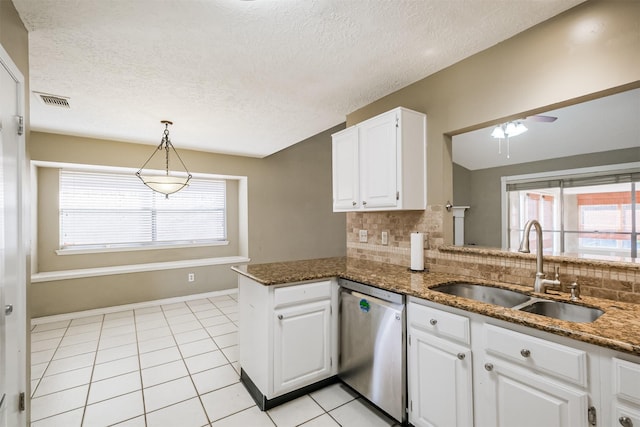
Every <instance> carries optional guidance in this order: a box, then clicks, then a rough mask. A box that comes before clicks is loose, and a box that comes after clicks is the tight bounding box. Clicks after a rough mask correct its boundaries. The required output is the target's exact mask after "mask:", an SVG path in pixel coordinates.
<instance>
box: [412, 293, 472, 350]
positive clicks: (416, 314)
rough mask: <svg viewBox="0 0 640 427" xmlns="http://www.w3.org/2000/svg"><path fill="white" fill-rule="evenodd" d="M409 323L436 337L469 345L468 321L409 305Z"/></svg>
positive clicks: (440, 311) (424, 307)
mask: <svg viewBox="0 0 640 427" xmlns="http://www.w3.org/2000/svg"><path fill="white" fill-rule="evenodd" d="M409 323H410V325H411V326H413V327H416V328H420V329H422V330H424V331H426V332H429V333H431V334H434V335H436V336H439V337H442V338H446V339H449V340H453V341H457V342H460V343H462V344H466V345H469V344H470V342H471V339H470V338H469V319H468V318H466V317H464V316H460V315H458V314H453V313H448V312H446V311H442V310H438V309H436V308H432V307H426V306H424V305H420V304H416V303H411V304H410V305H409Z"/></svg>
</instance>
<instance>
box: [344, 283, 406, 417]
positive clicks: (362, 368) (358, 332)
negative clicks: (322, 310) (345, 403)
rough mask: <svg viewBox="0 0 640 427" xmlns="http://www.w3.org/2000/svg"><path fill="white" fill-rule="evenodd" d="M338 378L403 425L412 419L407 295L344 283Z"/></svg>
mask: <svg viewBox="0 0 640 427" xmlns="http://www.w3.org/2000/svg"><path fill="white" fill-rule="evenodd" d="M340 286H341V289H340V358H339V367H338V369H339V372H338V376H339V377H340V379H341V380H342V381H344V382H345V383H346V384H347V385H349V386H350V387H352V388H353V389H354V390H356V391H357V392H358V393H360V394H362V395H363V396H364V397H366V398H367V399H368V400H370V401H371V402H372V403H373V404H375V405H376V406H378V407H379V408H380V409H382V410H383V411H385V412H386V413H387V414H389V415H391V416H392V417H393V418H395V419H396V420H398V421H401V422H403V423H405V422H406V419H407V412H406V407H407V404H406V403H407V385H406V351H405V336H406V334H405V331H406V316H405V301H404V296H403V295H400V294H396V293H393V292H389V291H385V290H382V289H379V288H374V287H371V286H367V285H363V284H361V283H357V282H352V281H349V280H344V279H340Z"/></svg>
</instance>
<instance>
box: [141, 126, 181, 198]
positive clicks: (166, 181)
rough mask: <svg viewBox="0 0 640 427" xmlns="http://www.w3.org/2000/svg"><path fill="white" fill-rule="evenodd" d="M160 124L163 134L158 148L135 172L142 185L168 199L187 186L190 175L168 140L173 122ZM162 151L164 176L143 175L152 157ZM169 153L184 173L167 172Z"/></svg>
mask: <svg viewBox="0 0 640 427" xmlns="http://www.w3.org/2000/svg"><path fill="white" fill-rule="evenodd" d="M160 123H162V124H164V133H163V135H162V140H161V141H160V145H158V147H157V148H156V150H155V151H154V152H153V154H151V157H149V159H147V161H146V162H144V164H143V165H142V167H141V168H140V170H139V171H138V172H136V176H137V177H138V178H140V180H141V181H142V182H143V183H144V185H146V186H147V187H149V188H150V189H152V190H153V191H156V192H158V193H162V194H164V195H165V196H166V197H167V198H169V194H173V193H176V192H178V191H180V190H182V189H183V188H184V187H186V186H187V185H189V180H190V179H191V174H190V173H189V171H188V170H187V167H186V166H185V164H184V162H183V161H182V159H181V158H180V156H179V155H178V152H177V151H176V149H175V148H174V147H173V144H172V143H171V140H170V139H169V125H172V124H173V122H170V121H169V120H162V121H161V122H160ZM162 150H164V156H165V158H164V165H165V173H164V175H159V174H157V173H155V174H154V173H143V171H142V170H143V169H144V168H145V166H147V164H148V163H149V162H150V161H151V159H152V158H153V156H155V155H156V154H157V153H158V152H159V151H162ZM169 151H173V154H174V155H175V157H177V159H178V161H179V162H180V164H181V165H182V168H183V169H184V173H182V172H181V173H176V172H169Z"/></svg>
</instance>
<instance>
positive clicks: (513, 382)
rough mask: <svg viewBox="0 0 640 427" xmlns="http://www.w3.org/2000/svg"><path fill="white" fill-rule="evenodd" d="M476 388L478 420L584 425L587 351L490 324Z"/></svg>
mask: <svg viewBox="0 0 640 427" xmlns="http://www.w3.org/2000/svg"><path fill="white" fill-rule="evenodd" d="M482 332H483V335H484V341H483V344H482V345H483V346H484V355H483V359H482V361H481V362H482V363H483V369H478V370H479V371H482V372H479V375H478V376H479V377H480V378H481V380H480V381H479V383H478V384H477V387H476V390H475V392H476V394H477V396H478V399H477V400H476V402H478V401H482V404H479V405H478V406H479V407H480V408H481V409H480V410H479V411H478V413H477V414H478V418H477V419H478V423H477V424H478V426H512V425H517V426H522V427H525V426H531V427H537V426H548V427H554V426H557V427H562V426H586V425H587V417H588V407H589V391H588V389H587V387H588V371H587V353H586V352H585V351H583V350H580V349H576V348H573V347H569V346H565V345H562V344H558V343H555V342H550V341H548V340H545V339H540V338H537V337H533V336H530V335H527V334H523V333H520V332H516V331H512V330H509V329H506V328H502V327H498V326H495V325H491V324H485V325H484V326H483V328H482Z"/></svg>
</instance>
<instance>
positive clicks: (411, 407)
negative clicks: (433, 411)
mask: <svg viewBox="0 0 640 427" xmlns="http://www.w3.org/2000/svg"><path fill="white" fill-rule="evenodd" d="M409 410H410V411H411V412H413V400H410V401H409Z"/></svg>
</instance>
